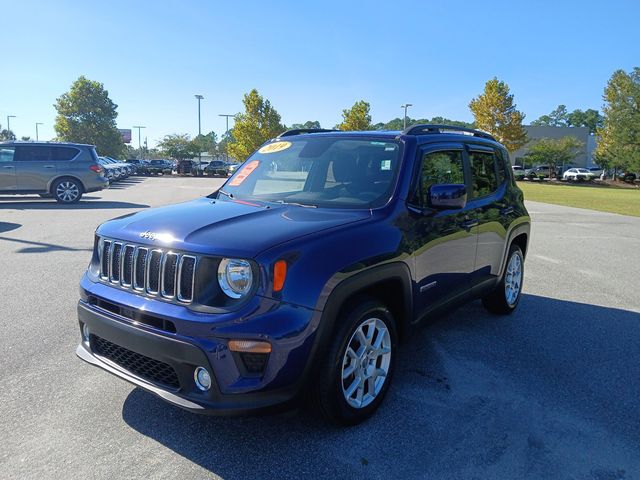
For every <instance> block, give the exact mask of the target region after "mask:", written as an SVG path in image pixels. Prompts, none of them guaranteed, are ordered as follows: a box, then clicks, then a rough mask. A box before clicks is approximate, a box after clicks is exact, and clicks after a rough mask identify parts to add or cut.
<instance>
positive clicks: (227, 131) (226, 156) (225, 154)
mask: <svg viewBox="0 0 640 480" xmlns="http://www.w3.org/2000/svg"><path fill="white" fill-rule="evenodd" d="M218 116H219V117H225V118H226V120H227V129H226V130H225V132H224V134H225V136H226V135H229V117H232V118H233V117H235V115H226V114H224V113H220V114H218ZM224 159H225V161H226V162H227V163H229V154H228V153H227V149H226V148H225V149H224Z"/></svg>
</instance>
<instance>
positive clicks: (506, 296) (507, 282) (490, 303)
mask: <svg viewBox="0 0 640 480" xmlns="http://www.w3.org/2000/svg"><path fill="white" fill-rule="evenodd" d="M523 280H524V255H523V254H522V250H521V249H520V247H519V246H518V245H511V247H510V248H509V255H508V257H507V266H506V267H505V270H504V273H503V274H502V278H501V279H500V282H499V283H498V285H497V286H496V288H495V290H493V292H491V293H490V294H489V295H487V296H486V297H484V298H483V299H482V304H483V305H484V308H486V309H487V310H488V311H490V312H491V313H495V314H498V315H509V314H511V313H513V311H514V310H515V309H516V307H517V306H518V303H520V297H521V296H522V281H523Z"/></svg>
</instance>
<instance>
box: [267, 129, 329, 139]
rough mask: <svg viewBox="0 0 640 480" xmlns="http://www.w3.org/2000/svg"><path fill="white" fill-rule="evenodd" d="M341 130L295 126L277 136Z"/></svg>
mask: <svg viewBox="0 0 640 480" xmlns="http://www.w3.org/2000/svg"><path fill="white" fill-rule="evenodd" d="M338 131H339V130H335V129H328V128H293V129H291V130H287V131H286V132H282V133H281V134H280V135H278V136H277V137H276V138H282V137H292V136H294V135H302V134H303V133H322V132H338Z"/></svg>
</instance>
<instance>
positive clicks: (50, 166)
mask: <svg viewBox="0 0 640 480" xmlns="http://www.w3.org/2000/svg"><path fill="white" fill-rule="evenodd" d="M44 168H56V167H55V166H54V165H45V166H44Z"/></svg>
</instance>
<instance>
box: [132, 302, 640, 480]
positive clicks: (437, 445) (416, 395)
mask: <svg viewBox="0 0 640 480" xmlns="http://www.w3.org/2000/svg"><path fill="white" fill-rule="evenodd" d="M639 325H640V314H638V313H635V312H631V311H625V310H619V309H614V308H606V307H600V306H595V305H590V304H580V303H575V302H569V301H563V300H556V299H550V298H544V297H539V296H534V295H523V297H522V300H521V305H520V307H519V309H518V310H517V311H516V312H515V313H514V314H513V315H511V316H506V317H501V316H493V315H490V314H488V313H486V312H485V311H484V309H483V308H482V306H481V304H480V302H473V303H471V304H469V305H467V306H465V307H462V308H460V309H459V310H457V311H455V312H453V313H452V314H449V315H448V316H446V317H443V318H441V319H440V320H438V321H437V322H433V323H431V324H429V325H428V326H426V328H424V329H422V330H420V331H419V332H418V333H416V334H415V335H413V336H412V338H411V340H409V341H408V342H407V343H405V344H404V345H403V348H402V349H401V350H400V352H399V355H398V360H397V361H398V363H397V368H396V373H395V378H394V381H393V385H392V387H391V389H390V391H389V394H388V395H387V398H386V399H385V402H384V404H383V405H382V407H381V408H380V410H379V411H378V413H377V414H376V415H375V416H374V417H373V418H371V419H370V420H369V421H367V422H365V423H363V424H361V425H358V426H355V427H351V428H338V427H334V426H330V425H327V424H325V423H323V421H322V420H321V419H318V418H316V417H313V416H311V415H310V414H309V413H307V412H306V411H305V410H300V411H294V412H291V413H288V414H280V415H275V416H263V417H242V418H218V417H207V416H200V415H196V414H191V413H188V412H185V411H182V410H180V409H178V408H176V407H173V406H171V405H168V404H166V403H164V402H163V401H161V400H159V399H158V398H156V397H155V396H154V395H152V394H150V393H147V392H146V391H144V390H142V389H140V388H136V389H134V390H132V392H131V393H130V394H129V396H128V397H127V399H126V401H125V403H124V406H123V411H122V416H123V419H124V421H125V422H126V423H127V424H128V425H129V426H130V427H131V428H133V429H135V430H136V431H138V432H139V433H141V434H143V435H145V436H147V437H150V438H152V439H154V440H156V441H157V442H159V443H160V444H162V445H164V446H165V447H167V448H169V449H171V450H173V451H174V452H176V453H177V454H178V455H181V456H182V457H184V458H186V459H187V460H189V461H191V462H193V463H195V464H197V465H199V466H201V467H202V468H204V469H206V470H209V471H211V472H214V473H215V474H217V475H219V476H221V477H222V478H225V479H237V478H247V477H250V478H300V477H302V476H303V475H304V476H311V477H333V478H371V477H374V478H425V477H426V478H471V477H475V476H477V475H480V476H483V475H485V476H486V475H488V476H491V477H492V478H568V477H571V478H626V477H624V474H625V472H628V473H629V472H633V471H640V455H639V454H638V452H637V450H635V449H631V448H629V449H628V450H627V447H628V446H629V445H633V444H637V441H638V440H640V438H639V435H640V434H639V433H638V432H639V429H638V427H639V426H640V421H639V419H640V414H639V413H638V411H639V409H638V408H637V407H638V400H637V388H636V387H637V373H638V370H637V368H636V367H637V365H635V367H634V366H633V364H632V363H631V364H629V361H630V359H636V360H637V359H638V358H640V333H638V332H640V329H639V328H638V326H639ZM606 338H614V339H615V341H613V342H606V341H603V339H606ZM613 391H615V400H612V392H613ZM614 434H616V435H614ZM620 475H622V476H620Z"/></svg>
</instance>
